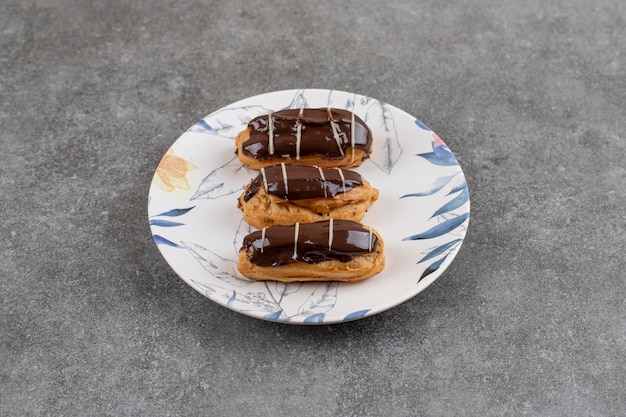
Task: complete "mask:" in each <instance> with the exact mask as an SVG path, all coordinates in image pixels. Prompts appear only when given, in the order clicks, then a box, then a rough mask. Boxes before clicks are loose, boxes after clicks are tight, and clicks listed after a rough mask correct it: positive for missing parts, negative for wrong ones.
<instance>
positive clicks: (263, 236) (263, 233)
mask: <svg viewBox="0 0 626 417" xmlns="http://www.w3.org/2000/svg"><path fill="white" fill-rule="evenodd" d="M265 230H267V226H265V227H264V228H263V229H261V253H263V247H264V246H265Z"/></svg>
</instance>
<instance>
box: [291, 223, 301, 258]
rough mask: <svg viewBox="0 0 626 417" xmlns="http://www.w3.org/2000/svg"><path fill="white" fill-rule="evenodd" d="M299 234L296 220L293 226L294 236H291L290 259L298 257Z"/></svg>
mask: <svg viewBox="0 0 626 417" xmlns="http://www.w3.org/2000/svg"><path fill="white" fill-rule="evenodd" d="M299 234H300V223H297V222H296V227H295V228H294V236H293V255H291V259H294V260H295V259H298V235H299Z"/></svg>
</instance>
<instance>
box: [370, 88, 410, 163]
mask: <svg viewBox="0 0 626 417" xmlns="http://www.w3.org/2000/svg"><path fill="white" fill-rule="evenodd" d="M363 121H364V122H365V123H367V124H368V125H369V126H370V127H371V128H372V129H377V128H378V129H381V130H383V131H384V132H385V133H384V136H381V137H378V138H377V140H376V141H374V143H373V147H374V149H373V152H372V155H371V157H370V160H371V161H372V162H373V163H374V164H375V165H376V166H377V167H378V168H380V169H381V170H383V171H384V172H386V173H387V174H390V173H391V170H392V169H393V167H394V165H395V164H396V162H398V159H400V156H401V155H402V146H401V145H400V141H399V140H398V131H397V130H396V125H395V121H394V119H393V115H392V114H391V110H390V108H389V105H388V104H387V103H383V102H380V101H378V100H374V102H373V103H372V104H371V105H370V106H369V107H368V108H367V112H366V114H365V117H364V120H363Z"/></svg>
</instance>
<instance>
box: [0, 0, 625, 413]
mask: <svg viewBox="0 0 626 417" xmlns="http://www.w3.org/2000/svg"><path fill="white" fill-rule="evenodd" d="M625 40H626V3H625V2H624V1H622V0H599V1H585V0H572V1H566V0H555V1H539V0H530V1H524V2H520V1H513V0H504V1H492V0H476V1H463V0H452V1H399V0H390V1H387V2H384V3H381V2H380V1H372V0H363V1H342V2H331V1H316V2H289V1H248V2H245V1H172V0H157V1H141V0H140V1H119V0H114V1H107V2H96V1H92V2H88V1H71V0H66V1H64V0H47V1H35V0H26V1H17V0H4V1H2V2H1V3H0V145H1V149H2V151H1V153H0V191H1V201H0V219H1V221H0V236H1V238H2V245H1V249H0V274H1V277H0V297H1V298H0V415H3V416H39V415H50V416H61V415H63V416H122V415H134V416H138V415H146V416H190V415H198V416H226V417H228V416H238V417H240V416H387V417H391V416H505V415H509V416H519V415H527V416H624V415H626V388H625V387H626V369H625V363H626V301H625V297H626V261H625V257H626V256H625V255H626V162H625V159H626V158H625V157H626V134H625V131H626V122H625V119H626V113H625V112H624V109H625V104H626V41H625ZM304 87H311V88H328V89H340V90H346V91H352V92H355V93H359V94H363V95H367V96H371V97H375V98H378V99H380V100H383V101H386V102H388V103H390V104H393V105H395V106H397V107H399V108H402V109H404V110H406V111H407V112H409V113H410V114H413V115H415V116H416V117H418V118H419V119H420V120H422V121H424V122H426V123H427V124H428V125H429V126H430V127H432V128H433V130H434V131H436V132H437V133H438V134H439V136H441V137H442V138H443V139H444V141H446V143H447V144H448V145H449V147H450V148H451V149H452V151H453V152H454V153H455V154H456V156H457V159H458V160H459V161H460V163H461V166H462V167H463V169H464V171H465V174H466V176H467V179H468V183H469V187H470V191H471V198H472V217H471V221H470V228H469V233H468V235H467V240H466V242H465V244H464V246H463V248H462V249H461V251H460V253H459V256H458V257H457V258H456V260H455V261H454V263H453V264H452V266H451V267H450V269H448V270H447V271H446V272H445V273H444V274H443V275H442V277H441V278H439V279H438V280H437V281H436V282H435V283H434V284H433V285H432V286H431V287H429V288H428V289H427V290H426V291H425V292H423V293H421V294H419V295H418V296H417V297H415V298H413V299H411V300H409V301H407V302H405V303H403V304H402V305H400V306H398V307H397V308H394V309H392V310H390V311H387V312H385V313H383V314H380V315H377V316H374V317H372V318H368V319H364V320H359V321H355V322H351V323H344V324H339V325H328V326H320V327H298V326H289V325H280V324H274V323H269V322H263V321H259V320H256V319H251V318H248V317H245V316H243V315H240V314H238V313H235V312H232V311H230V310H227V309H225V308H224V307H221V306H219V305H217V304H214V303H213V302H211V301H209V300H207V299H206V298H204V297H203V296H202V295H200V294H198V293H196V292H195V291H194V290H193V289H191V288H190V287H188V286H187V285H186V284H185V283H184V282H183V281H182V280H180V279H179V278H178V277H177V276H176V275H175V274H174V272H173V271H172V270H171V269H170V268H169V266H168V265H167V264H166V263H165V261H164V260H163V259H162V258H161V256H160V254H159V251H158V249H157V247H156V245H155V244H154V242H153V240H152V238H151V235H150V231H149V228H148V220H147V211H146V210H147V209H146V206H147V192H148V187H149V184H150V181H151V177H152V174H153V172H154V169H155V168H156V165H157V164H158V162H159V160H160V158H161V157H162V155H163V154H164V153H165V152H166V150H167V149H168V147H169V146H170V145H171V144H172V143H173V142H174V140H175V139H176V138H177V137H178V136H179V135H180V134H181V133H182V132H183V131H184V130H186V129H187V128H188V127H190V126H191V125H192V124H193V123H195V122H196V121H197V120H198V119H200V118H201V117H204V116H205V115H207V114H208V113H210V112H212V111H213V110H216V109H218V108H220V107H222V106H224V105H226V104H229V103H231V102H233V101H236V100H238V99H241V98H244V97H247V96H251V95H255V94H259V93H264V92H269V91H274V90H282V89H290V88H304Z"/></svg>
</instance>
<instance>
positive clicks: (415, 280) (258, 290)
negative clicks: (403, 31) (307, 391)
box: [148, 90, 470, 324]
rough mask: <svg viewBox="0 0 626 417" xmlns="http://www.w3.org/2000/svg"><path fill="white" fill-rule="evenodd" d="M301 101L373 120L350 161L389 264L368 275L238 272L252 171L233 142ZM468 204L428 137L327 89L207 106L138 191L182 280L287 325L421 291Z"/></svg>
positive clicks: (457, 233)
mask: <svg viewBox="0 0 626 417" xmlns="http://www.w3.org/2000/svg"><path fill="white" fill-rule="evenodd" d="M301 107H305V108H306V107H338V108H344V109H347V110H351V111H354V112H355V113H356V114H357V115H359V116H360V117H361V118H362V119H363V120H364V121H365V123H367V124H368V126H370V128H371V129H372V133H373V137H374V145H373V146H374V148H373V152H372V155H371V158H370V159H369V160H367V161H365V162H364V163H363V164H362V165H361V166H360V167H358V168H355V170H356V171H358V172H359V173H361V174H362V175H363V176H364V177H366V178H367V179H368V181H370V183H372V185H373V186H374V187H376V188H378V189H379V190H380V197H379V201H377V202H376V203H375V204H374V206H372V207H371V208H370V210H369V211H368V213H367V214H366V217H365V218H364V219H363V223H364V224H369V225H372V226H373V227H375V228H376V229H377V230H378V231H379V232H380V233H381V235H382V236H383V239H384V240H385V248H386V249H385V255H386V258H387V266H386V268H385V270H383V271H382V272H381V273H380V274H378V275H376V276H374V277H372V278H369V279H368V280H365V281H362V282H359V283H337V282H317V283H311V282H307V283H289V284H285V283H280V282H275V281H265V282H260V281H254V280H250V279H248V278H246V277H243V276H242V275H241V274H240V273H239V272H238V270H237V254H238V250H239V248H240V247H241V241H242V239H243V237H244V236H245V235H246V234H248V233H250V232H251V231H252V230H254V229H253V228H252V227H251V226H249V225H248V224H247V223H245V222H243V221H242V220H241V213H240V211H239V209H238V208H237V203H236V199H237V197H238V195H239V193H240V192H241V191H242V189H243V187H244V185H245V184H246V183H247V182H248V181H250V179H252V178H253V177H254V176H255V175H256V171H255V170H252V169H249V168H247V167H245V166H243V165H242V164H241V163H240V162H239V160H238V159H237V158H236V156H235V154H234V150H235V146H234V139H235V137H236V135H237V134H238V133H239V132H240V131H241V130H243V129H244V128H245V126H246V125H247V122H248V121H249V120H250V119H252V118H254V117H256V116H258V115H261V114H266V113H267V112H268V111H269V110H272V111H277V110H280V109H285V108H301ZM469 212H470V210H469V191H468V188H467V183H466V181H465V177H464V175H463V172H462V170H461V168H460V166H459V164H458V162H457V160H456V158H455V157H454V155H453V154H452V152H451V151H450V149H449V148H448V147H447V146H446V144H445V143H444V142H443V141H442V140H441V138H440V137H439V136H437V134H435V133H434V132H432V131H431V130H430V129H429V128H428V127H427V126H426V125H424V124H423V123H422V122H421V121H419V120H417V119H416V118H415V117H412V116H410V115H409V114H407V113H405V112H404V111H402V110H399V109H397V108H395V107H393V106H391V105H389V104H387V103H384V102H381V101H379V100H376V99H373V98H369V97H365V96H361V95H358V94H354V93H347V92H342V91H334V90H287V91H278V92H273V93H267V94H263V95H260V96H254V97H250V98H247V99H244V100H240V101H238V102H236V103H233V104H231V105H228V106H226V107H224V108H222V109H219V110H217V111H215V112H213V113H211V114H209V115H208V116H206V117H204V118H203V119H201V120H199V121H198V122H197V123H196V124H194V125H193V126H192V127H191V128H190V129H189V130H188V131H187V132H185V133H183V135H182V136H181V137H180V138H179V139H178V140H177V141H176V142H175V143H174V144H173V145H172V147H171V148H170V149H169V150H168V152H167V153H166V155H165V156H164V157H163V159H162V161H161V162H160V164H159V165H158V167H157V170H156V172H155V175H154V178H153V182H152V186H151V188H150V196H149V199H148V214H149V220H150V228H151V231H152V235H153V238H154V241H155V243H156V244H157V246H158V247H159V249H160V251H161V253H162V255H163V257H164V258H165V260H166V261H167V262H168V264H169V265H170V266H171V267H172V268H173V269H174V271H175V272H176V273H177V274H178V275H179V276H180V277H181V278H182V279H183V280H184V281H185V282H187V283H188V284H189V285H190V286H191V287H193V288H194V289H196V290H197V291H199V292H200V293H202V294H204V295H205V296H206V297H207V298H209V299H211V300H213V301H215V302H217V303H218V304H220V305H223V306H225V307H227V308H230V309H232V310H235V311H238V312H240V313H242V314H246V315H249V316H252V317H256V318H260V319H265V320H270V321H277V322H283V323H293V324H321V323H337V322H344V321H350V320H355V319H359V318H363V317H367V316H370V315H373V314H376V313H380V312H382V311H385V310H387V309H389V308H392V307H394V306H396V305H398V304H400V303H402V302H404V301H406V300H408V299H410V298H412V297H413V296H415V295H416V294H418V293H419V292H421V291H423V290H424V289H425V288H426V287H427V286H428V285H430V284H431V283H432V282H433V281H434V280H435V279H436V278H438V277H439V276H440V275H441V274H442V273H443V271H445V269H446V268H447V267H448V266H449V264H450V263H451V262H452V260H453V259H454V257H455V256H456V254H457V253H458V251H459V249H460V247H461V244H462V243H463V239H464V237H465V234H466V231H467V224H468V221H469Z"/></svg>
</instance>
